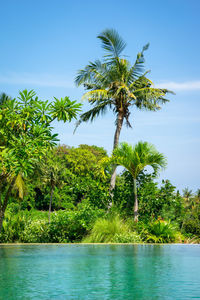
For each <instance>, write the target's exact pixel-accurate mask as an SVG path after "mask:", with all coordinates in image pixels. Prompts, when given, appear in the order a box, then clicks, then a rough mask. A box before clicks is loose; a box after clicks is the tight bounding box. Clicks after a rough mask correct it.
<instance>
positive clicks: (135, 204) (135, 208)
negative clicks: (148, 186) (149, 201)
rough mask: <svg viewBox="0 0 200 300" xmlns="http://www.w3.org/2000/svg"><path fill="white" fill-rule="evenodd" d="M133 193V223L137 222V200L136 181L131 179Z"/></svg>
mask: <svg viewBox="0 0 200 300" xmlns="http://www.w3.org/2000/svg"><path fill="white" fill-rule="evenodd" d="M133 192H134V200H135V201H134V221H135V222H138V198H137V185H136V179H135V178H134V179H133Z"/></svg>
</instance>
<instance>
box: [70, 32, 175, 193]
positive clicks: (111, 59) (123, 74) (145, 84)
mask: <svg viewBox="0 0 200 300" xmlns="http://www.w3.org/2000/svg"><path fill="white" fill-rule="evenodd" d="M98 38H99V39H100V41H101V43H102V47H103V49H104V50H105V55H104V56H103V61H100V60H96V61H94V62H90V63H89V64H88V65H87V66H86V67H85V68H84V69H82V70H79V71H78V75H77V77H76V79H75V83H76V85H77V86H80V85H83V86H84V87H85V89H86V90H87V92H86V93H85V94H84V95H83V98H85V99H87V100H88V101H89V103H90V104H91V106H92V108H91V109H90V110H89V111H87V112H85V113H83V114H82V115H81V116H80V120H79V121H78V123H77V126H78V125H79V124H80V123H81V122H87V121H93V120H94V119H95V117H97V116H98V115H100V114H104V113H106V111H107V109H108V108H109V109H112V111H113V112H114V114H115V116H116V119H115V125H116V130H115V135H114V143H113V150H114V149H115V148H116V147H117V145H118V143H119V136H120V132H121V128H122V125H123V123H124V121H125V122H126V125H127V126H128V127H131V124H130V121H129V116H130V113H131V110H130V109H131V107H132V106H135V107H137V108H139V109H146V110H151V111H156V110H158V109H160V108H161V106H160V104H163V103H165V102H167V101H169V100H167V99H166V98H165V95H166V94H167V93H168V92H170V91H169V90H167V89H159V88H155V87H153V83H152V82H151V80H150V79H148V78H147V77H146V75H147V73H148V71H147V72H144V51H146V50H147V49H148V47H149V44H147V45H145V46H144V47H143V49H142V51H141V52H139V53H138V54H137V57H136V60H135V63H133V64H131V63H130V61H128V60H127V59H125V58H124V57H123V58H122V52H123V50H124V49H125V47H126V43H125V42H124V41H123V39H122V38H121V37H120V36H119V34H118V33H117V31H115V30H114V29H107V30H105V31H103V32H102V33H101V34H100V35H98ZM115 180H116V167H114V168H113V174H112V177H111V184H110V190H113V189H114V187H115Z"/></svg>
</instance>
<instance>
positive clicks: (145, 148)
mask: <svg viewBox="0 0 200 300" xmlns="http://www.w3.org/2000/svg"><path fill="white" fill-rule="evenodd" d="M113 162H114V163H116V164H117V165H121V166H123V167H125V168H126V169H127V170H128V171H129V172H130V173H131V174H132V176H133V178H137V176H138V175H139V174H140V172H141V171H142V170H143V169H144V168H145V167H146V166H151V167H152V168H153V170H154V173H157V172H158V170H159V169H161V168H165V166H166V159H165V157H164V155H163V154H162V153H160V152H158V151H157V150H156V149H155V147H154V146H153V145H152V144H149V143H147V142H138V143H137V144H136V145H135V146H131V145H129V144H128V143H125V142H124V143H121V144H120V145H119V146H118V147H117V148H116V149H115V150H114V151H113Z"/></svg>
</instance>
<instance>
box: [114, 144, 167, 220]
mask: <svg viewBox="0 0 200 300" xmlns="http://www.w3.org/2000/svg"><path fill="white" fill-rule="evenodd" d="M111 161H112V163H115V164H116V165H121V166H123V167H124V168H126V169H127V170H128V171H129V172H130V174H131V175H132V177H133V186H134V220H135V221H136V222H137V221H138V198H137V177H138V175H139V174H140V173H141V172H142V171H143V170H144V168H145V167H147V166H150V167H152V168H153V170H154V173H155V174H157V172H158V170H159V169H160V168H164V167H165V166H166V158H165V157H164V155H163V154H162V153H159V152H158V151H157V150H156V149H155V147H154V146H153V145H152V144H149V143H147V142H138V143H137V144H136V145H135V146H131V145H129V144H128V143H125V142H124V143H121V144H120V145H119V147H117V148H116V149H115V150H114V151H113V155H112V158H111Z"/></svg>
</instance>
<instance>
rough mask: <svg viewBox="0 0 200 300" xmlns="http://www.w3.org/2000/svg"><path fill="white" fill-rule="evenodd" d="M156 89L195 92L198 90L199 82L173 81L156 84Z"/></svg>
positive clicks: (199, 87)
mask: <svg viewBox="0 0 200 300" xmlns="http://www.w3.org/2000/svg"><path fill="white" fill-rule="evenodd" d="M156 87H158V88H166V89H169V90H172V91H175V90H178V91H196V90H200V80H197V81H185V82H174V81H166V82H161V83H157V84H156Z"/></svg>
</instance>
